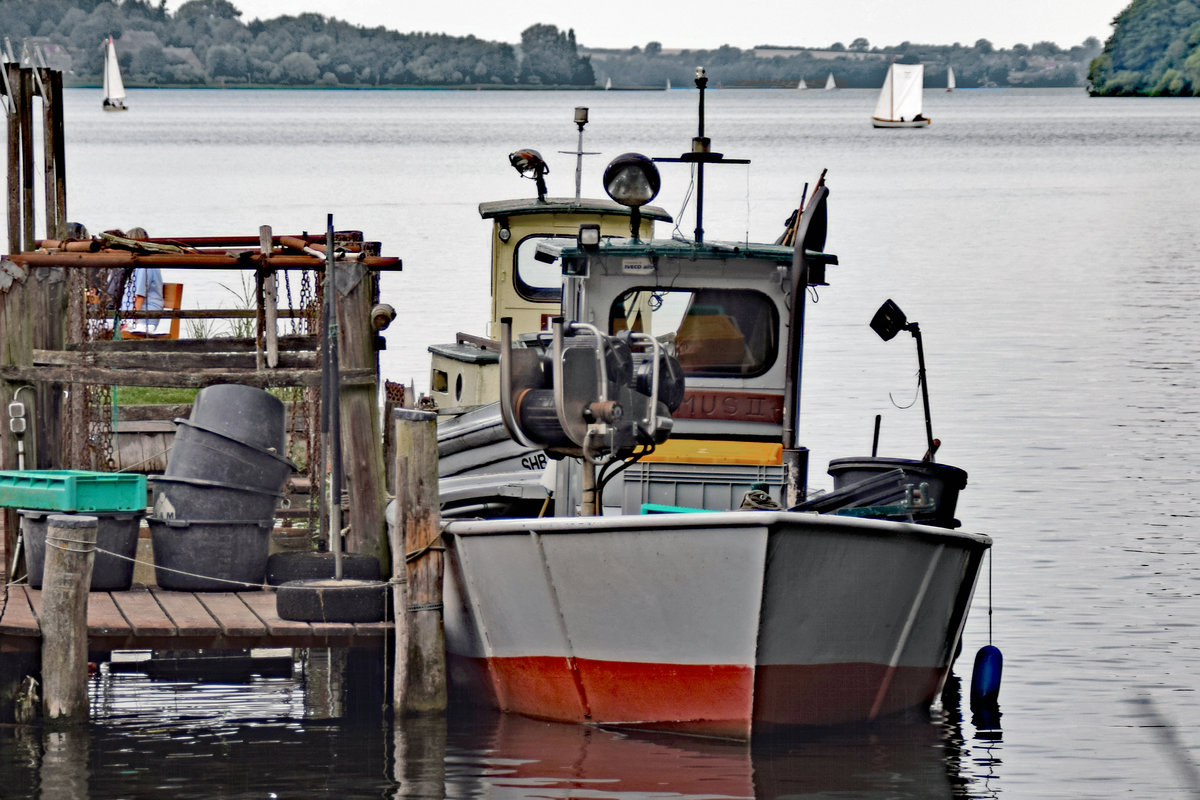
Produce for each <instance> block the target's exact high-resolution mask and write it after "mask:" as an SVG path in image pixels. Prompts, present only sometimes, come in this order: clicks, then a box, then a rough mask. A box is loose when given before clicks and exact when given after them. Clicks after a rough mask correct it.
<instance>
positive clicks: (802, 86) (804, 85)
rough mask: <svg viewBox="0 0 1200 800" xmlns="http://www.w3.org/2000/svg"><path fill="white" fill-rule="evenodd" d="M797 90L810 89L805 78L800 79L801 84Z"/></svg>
mask: <svg viewBox="0 0 1200 800" xmlns="http://www.w3.org/2000/svg"><path fill="white" fill-rule="evenodd" d="M796 88H797V89H807V88H808V84H807V83H805V82H804V78H801V79H800V84H799V85H798V86H797V87H796Z"/></svg>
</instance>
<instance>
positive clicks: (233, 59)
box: [204, 44, 249, 80]
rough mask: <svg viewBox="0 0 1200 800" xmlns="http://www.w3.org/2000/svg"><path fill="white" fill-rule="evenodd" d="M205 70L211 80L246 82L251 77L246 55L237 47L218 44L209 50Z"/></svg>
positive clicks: (205, 58)
mask: <svg viewBox="0 0 1200 800" xmlns="http://www.w3.org/2000/svg"><path fill="white" fill-rule="evenodd" d="M204 68H205V70H206V71H207V72H208V76H209V77H210V78H218V79H220V78H231V79H233V80H246V79H247V78H248V77H249V76H248V65H247V62H246V54H245V53H244V52H243V51H242V48H240V47H238V46H237V45H232V44H218V45H213V46H212V47H210V48H208V53H206V54H205V57H204Z"/></svg>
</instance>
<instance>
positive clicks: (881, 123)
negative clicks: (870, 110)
mask: <svg viewBox="0 0 1200 800" xmlns="http://www.w3.org/2000/svg"><path fill="white" fill-rule="evenodd" d="M930 122H931V120H929V119H907V120H900V119H880V118H879V117H871V125H872V126H874V127H876V128H928V127H929V123H930Z"/></svg>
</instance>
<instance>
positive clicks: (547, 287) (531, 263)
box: [513, 234, 576, 303]
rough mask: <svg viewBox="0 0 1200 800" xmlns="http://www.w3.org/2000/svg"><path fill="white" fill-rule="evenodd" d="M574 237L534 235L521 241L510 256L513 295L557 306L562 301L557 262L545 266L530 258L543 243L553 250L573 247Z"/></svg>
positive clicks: (559, 271)
mask: <svg viewBox="0 0 1200 800" xmlns="http://www.w3.org/2000/svg"><path fill="white" fill-rule="evenodd" d="M575 239H576V237H574V236H550V235H547V234H535V235H533V236H526V237H525V238H524V239H522V240H521V241H520V242H519V243H518V244H517V247H516V250H515V251H514V253H513V283H514V284H515V285H516V288H517V294H519V295H521V297H523V298H525V299H526V300H533V301H535V302H540V303H557V302H560V301H561V300H562V267H561V265H560V264H559V263H558V262H555V263H553V264H547V263H545V262H544V261H538V260H537V259H536V258H534V257H533V256H534V253H536V252H537V247H538V245H539V244H542V243H543V242H546V243H549V244H552V245H555V246H557V247H568V246H571V245H574V244H575Z"/></svg>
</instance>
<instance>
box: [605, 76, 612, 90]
mask: <svg viewBox="0 0 1200 800" xmlns="http://www.w3.org/2000/svg"><path fill="white" fill-rule="evenodd" d="M611 88H612V78H609V79H608V80H606V81H605V82H604V91H606V92H607V91H608V90H609V89H611Z"/></svg>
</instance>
